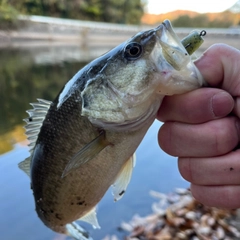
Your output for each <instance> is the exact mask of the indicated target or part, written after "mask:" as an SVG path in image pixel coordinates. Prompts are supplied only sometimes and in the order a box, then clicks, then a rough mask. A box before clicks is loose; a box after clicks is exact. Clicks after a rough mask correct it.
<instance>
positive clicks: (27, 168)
mask: <svg viewBox="0 0 240 240" xmlns="http://www.w3.org/2000/svg"><path fill="white" fill-rule="evenodd" d="M30 164H31V158H30V157H29V158H26V159H25V160H24V161H22V162H20V163H19V164H18V167H19V168H20V169H21V170H23V171H24V172H25V173H26V174H27V175H28V176H29V177H30Z"/></svg>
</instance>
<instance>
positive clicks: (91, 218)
mask: <svg viewBox="0 0 240 240" xmlns="http://www.w3.org/2000/svg"><path fill="white" fill-rule="evenodd" d="M78 220H80V221H84V222H87V223H90V224H92V226H93V228H100V226H99V224H98V220H97V214H96V208H93V209H92V210H91V211H90V212H88V213H87V214H86V215H84V216H83V217H81V218H80V219H78Z"/></svg>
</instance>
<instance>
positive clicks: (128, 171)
mask: <svg viewBox="0 0 240 240" xmlns="http://www.w3.org/2000/svg"><path fill="white" fill-rule="evenodd" d="M135 163H136V154H135V153H134V154H133V155H132V156H131V157H130V158H129V159H128V160H127V162H126V163H125V165H124V166H123V168H122V169H121V171H120V172H119V174H118V176H117V178H116V181H115V182H114V184H113V185H112V187H113V190H112V193H113V196H114V201H118V200H119V199H121V198H122V197H123V195H124V193H125V192H126V189H127V186H128V184H129V182H130V180H131V177H132V171H133V168H134V167H135Z"/></svg>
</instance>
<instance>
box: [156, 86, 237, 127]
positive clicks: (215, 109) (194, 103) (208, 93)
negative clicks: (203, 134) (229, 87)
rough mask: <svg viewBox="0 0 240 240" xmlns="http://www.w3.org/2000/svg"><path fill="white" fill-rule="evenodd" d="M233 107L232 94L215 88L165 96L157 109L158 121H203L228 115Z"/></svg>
mask: <svg viewBox="0 0 240 240" xmlns="http://www.w3.org/2000/svg"><path fill="white" fill-rule="evenodd" d="M233 107H234V100H233V98H232V96H231V95H230V94H229V93H227V92H225V91H223V90H221V89H216V88H201V89H197V90H195V91H192V92H189V93H186V94H182V95H175V96H171V97H165V98H164V100H163V102H162V105H161V107H160V109H159V111H158V115H157V118H158V119H159V120H160V121H163V122H166V121H179V122H186V123H203V122H206V121H210V120H213V119H217V118H220V117H224V116H226V115H228V114H229V113H230V112H231V111H232V109H233Z"/></svg>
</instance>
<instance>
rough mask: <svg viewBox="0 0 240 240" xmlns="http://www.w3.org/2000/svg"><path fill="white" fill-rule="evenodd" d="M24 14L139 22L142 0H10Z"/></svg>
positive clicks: (142, 6)
mask: <svg viewBox="0 0 240 240" xmlns="http://www.w3.org/2000/svg"><path fill="white" fill-rule="evenodd" d="M8 3H9V5H11V6H15V8H16V9H18V10H19V12H20V13H22V14H31V15H42V16H52V17H61V18H72V19H82V20H90V21H103V22H113V23H127V24H139V23H140V21H141V17H142V15H143V13H144V11H143V8H144V4H143V3H142V1H141V0H131V1H129V0H9V1H8Z"/></svg>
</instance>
